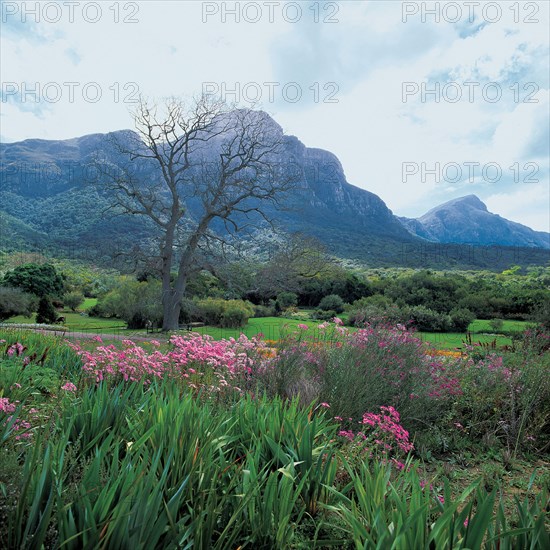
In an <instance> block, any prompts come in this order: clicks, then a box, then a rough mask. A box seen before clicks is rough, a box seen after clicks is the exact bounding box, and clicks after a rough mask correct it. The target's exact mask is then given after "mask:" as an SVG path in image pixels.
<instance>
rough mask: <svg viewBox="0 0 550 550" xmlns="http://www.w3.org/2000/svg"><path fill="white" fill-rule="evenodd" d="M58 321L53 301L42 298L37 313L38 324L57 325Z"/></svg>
mask: <svg viewBox="0 0 550 550" xmlns="http://www.w3.org/2000/svg"><path fill="white" fill-rule="evenodd" d="M56 321H57V311H56V310H55V308H54V307H53V304H52V302H51V300H50V299H49V298H48V297H46V296H42V298H40V301H39V302H38V310H37V312H36V322H37V323H46V324H50V323H55V322H56Z"/></svg>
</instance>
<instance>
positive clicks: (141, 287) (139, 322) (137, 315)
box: [89, 277, 163, 329]
mask: <svg viewBox="0 0 550 550" xmlns="http://www.w3.org/2000/svg"><path fill="white" fill-rule="evenodd" d="M161 296H162V293H161V283H160V281H155V280H150V281H142V282H139V281H136V280H135V279H133V278H131V277H121V278H120V281H119V284H118V285H117V286H116V287H115V288H114V289H113V290H111V291H110V292H108V293H107V294H106V295H105V296H103V297H102V298H101V299H100V300H99V301H98V303H97V306H94V307H93V308H91V309H90V311H89V315H91V316H102V317H117V318H119V319H123V320H124V321H126V322H127V323H128V326H129V327H130V328H133V329H139V328H145V326H146V324H147V321H151V322H153V323H156V324H160V323H161V322H162V317H163V311H162V302H161ZM130 325H131V326H130Z"/></svg>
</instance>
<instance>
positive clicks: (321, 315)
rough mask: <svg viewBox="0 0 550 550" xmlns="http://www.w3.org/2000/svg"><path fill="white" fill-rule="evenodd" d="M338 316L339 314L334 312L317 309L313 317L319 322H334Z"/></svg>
mask: <svg viewBox="0 0 550 550" xmlns="http://www.w3.org/2000/svg"><path fill="white" fill-rule="evenodd" d="M337 315H338V314H337V313H336V311H334V310H329V311H323V310H322V309H317V310H315V311H314V312H313V315H312V317H313V318H314V319H318V320H319V321H332V319H334V318H335V317H336V316H337Z"/></svg>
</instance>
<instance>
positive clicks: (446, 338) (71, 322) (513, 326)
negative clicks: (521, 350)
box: [9, 298, 529, 349]
mask: <svg viewBox="0 0 550 550" xmlns="http://www.w3.org/2000/svg"><path fill="white" fill-rule="evenodd" d="M96 302H97V300H96V299H94V298H87V299H86V300H85V302H84V303H83V304H82V306H81V308H80V309H81V310H86V309H89V308H90V307H92V306H93V305H95V303H96ZM60 315H63V316H64V317H65V326H66V327H67V328H68V329H69V331H72V332H90V333H94V332H97V333H101V334H109V333H110V334H113V333H115V334H120V333H121V332H126V329H125V328H124V326H125V323H124V322H123V321H121V320H120V319H103V318H99V317H87V316H82V315H80V313H73V312H70V311H69V312H67V311H64V312H62V313H61V314H60ZM9 322H10V323H34V322H35V318H34V315H33V317H32V318H27V317H22V316H19V317H13V318H11V319H10V320H9ZM319 322H320V321H302V320H297V319H286V318H281V317H261V318H254V319H250V320H249V322H248V324H247V325H246V327H244V328H242V329H224V328H217V327H199V328H196V329H194V330H195V332H198V333H199V334H203V335H205V334H208V335H210V336H212V337H213V338H214V339H216V340H221V339H222V338H238V337H239V335H240V334H245V335H246V336H247V337H249V338H252V337H253V336H256V335H258V334H260V333H261V334H263V336H264V339H266V340H279V338H281V335H282V334H284V333H285V332H292V331H296V330H298V325H299V324H300V323H302V324H306V325H308V326H309V327H310V331H309V333H308V335H309V336H318V333H317V331H315V330H312V329H315V328H316V327H317V325H318V324H319ZM528 325H529V323H528V322H525V321H504V324H503V327H502V331H504V332H521V331H523V330H525V329H526V328H527V326H528ZM469 331H470V332H471V333H473V334H472V341H473V342H474V343H478V342H481V343H484V344H491V343H492V342H494V341H495V339H496V345H497V346H504V345H510V344H511V343H512V340H511V338H510V337H509V336H504V335H495V334H493V331H492V329H491V327H490V325H489V321H486V320H483V319H478V320H476V321H474V322H473V323H471V324H470V326H469ZM182 333H183V332H182ZM143 334H145V330H132V331H127V335H128V338H131V337H132V336H133V335H143ZM418 336H419V337H420V338H421V339H422V340H424V341H426V342H430V343H432V344H433V345H435V346H436V347H438V348H442V349H454V348H460V347H463V345H464V341H465V340H466V334H462V333H432V332H419V333H418Z"/></svg>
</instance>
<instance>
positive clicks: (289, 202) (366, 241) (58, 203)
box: [0, 113, 548, 270]
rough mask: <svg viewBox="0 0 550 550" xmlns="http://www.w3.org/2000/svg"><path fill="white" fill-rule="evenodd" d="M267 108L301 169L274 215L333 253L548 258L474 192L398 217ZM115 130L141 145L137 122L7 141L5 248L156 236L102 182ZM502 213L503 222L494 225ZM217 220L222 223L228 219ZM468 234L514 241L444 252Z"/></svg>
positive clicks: (129, 243) (93, 248)
mask: <svg viewBox="0 0 550 550" xmlns="http://www.w3.org/2000/svg"><path fill="white" fill-rule="evenodd" d="M261 116H265V117H267V118H268V119H269V124H271V130H270V131H273V132H276V133H278V134H280V135H281V137H282V138H283V143H284V147H283V151H282V152H281V153H280V158H279V159H278V164H281V165H283V166H284V167H285V169H292V170H295V171H297V174H298V176H299V178H298V179H299V181H298V185H297V186H296V189H295V190H294V191H293V192H292V193H289V194H288V196H285V198H284V200H282V201H281V203H282V204H281V208H278V209H275V208H274V207H271V206H270V207H269V208H268V212H267V213H268V215H269V217H270V218H272V219H273V221H274V222H275V224H276V225H278V226H279V228H282V229H283V230H284V231H287V232H289V233H293V232H297V231H301V232H303V233H305V234H307V235H310V236H313V237H316V238H317V239H319V240H320V241H321V242H322V243H324V244H325V246H326V247H327V249H328V250H329V251H330V252H332V253H334V254H335V255H337V256H339V257H342V258H349V259H352V260H357V261H359V262H361V263H363V264H366V265H369V266H398V265H407V266H411V267H436V268H452V267H464V268H488V269H495V270H498V269H505V268H508V267H509V266H510V265H514V264H520V265H528V264H535V265H540V264H545V263H547V261H548V254H545V253H546V251H545V250H539V249H535V248H530V249H526V250H527V251H528V254H527V256H526V257H525V261H523V260H522V259H521V258H520V259H518V258H517V257H516V256H517V246H529V247H537V246H538V247H548V236H547V237H546V241H545V240H544V234H537V233H535V232H534V231H531V230H529V229H528V228H525V227H523V226H520V225H519V224H513V222H507V221H506V220H504V219H503V218H500V217H499V216H495V215H494V214H489V213H488V212H487V210H486V208H485V206H484V205H483V203H481V201H479V199H477V198H476V197H470V198H465V199H460V200H457V201H451V202H450V203H447V204H446V205H442V206H441V207H439V209H443V210H442V211H441V212H439V213H438V208H436V209H434V210H432V211H430V212H428V213H427V214H426V215H425V216H423V217H422V218H419V219H418V220H407V219H404V218H401V219H399V218H397V217H396V216H395V215H394V214H393V213H392V212H391V210H390V209H389V208H388V207H387V206H386V204H385V203H384V201H383V200H382V199H380V197H378V196H377V195H375V194H374V193H371V192H369V191H366V190H364V189H361V188H359V187H356V186H354V185H352V184H350V183H349V182H348V181H347V179H346V176H345V173H344V169H343V167H342V165H341V163H340V162H339V160H338V159H337V158H336V156H335V155H333V154H332V153H330V152H329V151H324V150H321V149H315V148H308V147H306V145H304V144H303V143H302V142H301V141H300V140H299V139H298V138H297V137H295V136H290V135H284V134H283V130H282V128H281V127H280V126H279V125H278V124H277V123H276V122H275V121H274V120H273V119H271V118H270V117H269V115H267V114H265V113H263V114H261ZM113 139H116V140H117V141H118V142H121V143H123V144H124V143H126V144H131V143H132V144H135V142H136V140H137V139H138V138H137V134H135V133H134V132H132V131H131V130H123V131H118V132H113V133H111V134H91V135H87V136H82V137H77V138H73V139H68V140H41V139H28V140H25V141H21V142H17V143H0V250H21V249H23V248H28V249H34V250H37V249H39V250H41V251H44V252H49V253H51V254H54V255H57V254H65V255H67V254H69V255H74V256H78V257H82V256H85V257H86V258H89V259H90V260H93V261H97V262H101V261H104V262H105V263H108V262H109V261H110V258H112V257H113V256H115V255H120V254H126V255H128V252H130V255H131V251H132V249H133V248H134V247H135V246H136V244H137V243H139V244H147V243H150V242H151V240H152V238H153V236H154V227H152V224H147V223H146V221H145V220H144V218H141V217H132V216H127V215H120V214H119V215H114V214H115V213H114V212H113V211H112V209H110V206H111V203H112V198H113V197H112V195H111V194H109V192H108V191H106V190H105V189H102V188H101V186H99V185H97V183H98V182H99V176H98V174H97V172H96V171H95V168H94V164H93V158H94V155H97V154H99V155H101V156H102V157H103V158H107V159H108V160H109V162H110V163H111V164H112V165H113V166H115V167H116V166H117V165H118V166H121V165H122V164H124V162H125V160H124V158H123V157H122V156H121V154H120V153H119V151H118V150H117V149H116V148H115V147H114V145H113ZM135 170H136V173H135V175H137V176H138V177H139V178H141V179H142V181H144V182H145V181H151V179H152V178H155V177H156V175H155V172H154V169H153V168H151V166H150V165H149V166H141V165H136V168H135ZM460 201H462V206H461V202H460ZM195 202H196V203H199V202H200V201H198V200H196V199H195ZM453 203H455V204H454V206H452V204H453ZM188 207H189V211H190V213H191V214H193V211H194V208H196V207H197V204H195V205H194V204H193V202H192V201H191V202H190V203H189V204H188ZM465 211H466V212H467V215H465V214H464V212H465ZM461 216H462V217H461ZM483 216H485V217H483ZM432 219H433V222H431V221H430V220H432ZM438 220H439V221H438ZM498 220H500V221H501V225H502V224H503V225H502V229H499V230H498V231H497V230H496V229H495V227H496V226H495V224H496V223H497V221H498ZM451 222H452V223H451ZM474 226H475V227H476V229H475V232H477V233H476V234H477V235H478V236H479V235H490V236H491V239H489V240H488V241H487V240H483V239H482V238H478V240H475V239H474V238H473V237H472V231H474V229H473V228H474ZM498 227H500V226H498ZM505 228H508V230H505ZM215 229H216V230H218V231H223V227H222V226H221V225H218V226H215ZM512 229H514V230H513V231H512ZM529 232H531V233H529ZM529 236H530V237H529ZM535 236H536V238H535ZM498 239H501V240H500V241H499V240H498ZM463 242H465V243H472V242H476V243H480V244H482V245H483V244H494V243H496V244H498V245H502V244H506V245H510V247H516V248H514V249H512V248H510V249H507V248H506V247H504V248H503V249H502V250H503V251H502V254H500V255H499V259H498V261H495V259H494V255H493V257H492V259H489V260H488V259H487V257H486V256H484V255H479V254H474V255H472V254H470V253H468V255H466V253H465V251H466V249H465V248H464V246H463V245H462V244H449V245H445V246H446V248H445V251H444V254H442V252H441V250H442V249H441V244H440V243H463Z"/></svg>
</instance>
